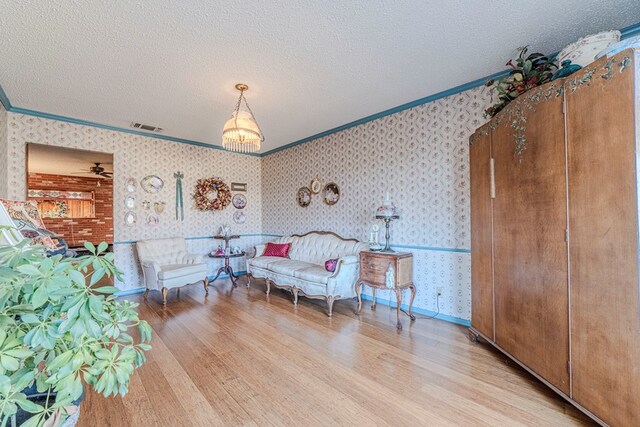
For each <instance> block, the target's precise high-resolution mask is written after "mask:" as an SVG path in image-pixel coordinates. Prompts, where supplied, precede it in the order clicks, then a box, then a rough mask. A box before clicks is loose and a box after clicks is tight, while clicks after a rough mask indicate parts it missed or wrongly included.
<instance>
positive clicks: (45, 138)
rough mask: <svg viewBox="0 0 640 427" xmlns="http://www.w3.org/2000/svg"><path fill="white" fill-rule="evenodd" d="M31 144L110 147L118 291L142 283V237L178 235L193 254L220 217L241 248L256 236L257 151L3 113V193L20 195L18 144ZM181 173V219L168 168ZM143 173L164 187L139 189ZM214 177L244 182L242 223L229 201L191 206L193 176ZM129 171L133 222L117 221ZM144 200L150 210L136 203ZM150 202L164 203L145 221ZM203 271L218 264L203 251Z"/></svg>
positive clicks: (207, 246)
mask: <svg viewBox="0 0 640 427" xmlns="http://www.w3.org/2000/svg"><path fill="white" fill-rule="evenodd" d="M28 143H36V144H45V145H56V146H61V147H68V148H78V149H83V150H91V151H99V152H106V153H112V154H113V157H114V181H113V185H114V204H113V218H114V252H115V255H116V264H117V265H118V267H120V268H121V269H122V270H123V271H124V273H125V274H124V283H120V284H118V286H119V287H121V288H122V289H124V290H129V289H135V288H138V287H140V286H142V281H141V272H140V269H139V263H138V260H137V257H136V251H135V242H136V241H137V240H142V239H150V238H163V237H174V236H184V237H187V242H188V247H189V249H190V250H191V251H192V252H194V253H201V254H206V253H207V252H209V251H211V250H212V249H213V248H215V247H216V245H217V244H218V243H219V242H218V241H215V240H213V239H211V238H210V237H211V236H212V235H214V234H216V233H217V230H218V228H219V227H220V226H221V225H222V224H229V225H230V226H231V227H232V231H233V232H234V233H236V234H240V235H242V237H241V239H239V240H237V241H234V242H233V244H234V245H238V246H240V247H242V248H244V249H249V248H250V247H252V246H253V245H255V244H256V243H258V242H261V241H262V236H261V232H262V224H261V213H262V209H261V174H260V168H261V164H260V158H258V157H253V156H246V155H241V154H234V153H230V152H227V151H223V150H216V149H211V148H205V147H199V146H194V145H187V144H182V143H178V142H172V141H166V140H163V139H158V138H150V137H146V136H140V135H134V134H130V133H124V132H118V131H113V130H107V129H99V128H95V127H91V126H83V125H76V124H71V123H66V122H62V121H57V120H51V119H47V118H41V117H35V116H28V115H23V114H17V113H12V112H9V113H8V144H7V145H8V147H7V150H2V149H0V153H6V155H7V156H8V159H10V164H9V167H8V168H7V170H8V192H7V193H8V194H7V195H8V197H9V198H12V199H19V200H24V199H25V197H26V189H27V185H26V184H27V174H26V161H25V156H26V144H28ZM176 171H181V172H182V173H183V174H184V179H183V193H184V207H185V209H184V221H181V220H177V219H176V217H175V194H176V180H175V179H174V177H173V174H174V172H176ZM148 175H158V176H159V177H160V178H162V179H163V180H164V187H163V189H162V190H161V191H160V192H158V193H154V194H151V193H146V192H145V191H143V190H142V189H141V188H140V180H141V179H142V178H144V177H145V176H148ZM213 176H215V177H220V178H222V179H223V180H224V181H225V182H226V183H228V184H230V183H231V182H241V183H247V192H246V193H243V194H245V195H246V197H247V206H246V207H245V208H244V209H243V211H244V213H245V214H246V222H245V223H244V224H236V223H235V222H234V220H233V213H234V212H235V211H236V209H235V208H233V206H231V205H229V206H228V207H227V208H226V209H224V210H223V211H221V212H202V211H199V210H197V209H196V208H195V204H194V200H193V197H192V195H193V193H194V190H195V185H196V181H197V180H198V179H201V178H209V177H213ZM129 178H132V179H133V180H134V181H135V182H136V183H137V186H136V189H135V191H134V192H133V193H132V194H133V195H134V196H135V198H136V202H137V203H136V207H135V209H134V212H135V214H136V215H137V220H138V221H137V223H136V224H135V225H134V226H132V227H129V226H127V225H125V222H124V216H125V213H126V211H127V209H126V208H125V205H124V200H125V197H126V196H127V195H128V194H129V193H128V192H127V190H126V182H127V180H128V179H129ZM143 201H148V202H150V205H151V210H146V209H145V208H144V207H143ZM155 202H165V204H166V209H165V211H164V212H163V213H162V214H160V215H159V219H160V222H159V224H158V225H156V226H151V225H147V224H146V223H145V219H146V217H147V215H148V214H149V213H151V212H152V209H153V204H154V203H155ZM206 261H207V262H208V264H209V271H210V273H211V274H213V273H215V271H217V269H218V268H219V267H220V266H221V263H222V262H221V261H220V260H213V259H209V258H206ZM234 263H235V264H234V267H235V269H237V270H240V271H242V270H244V269H245V266H244V262H242V261H241V259H237V260H234Z"/></svg>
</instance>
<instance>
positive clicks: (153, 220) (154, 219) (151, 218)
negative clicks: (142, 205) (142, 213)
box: [147, 213, 160, 226]
mask: <svg viewBox="0 0 640 427" xmlns="http://www.w3.org/2000/svg"><path fill="white" fill-rule="evenodd" d="M159 222H160V220H159V219H158V215H156V214H154V213H150V214H149V215H147V225H151V226H154V225H158V223H159Z"/></svg>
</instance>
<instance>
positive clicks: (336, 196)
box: [322, 182, 340, 206]
mask: <svg viewBox="0 0 640 427" xmlns="http://www.w3.org/2000/svg"><path fill="white" fill-rule="evenodd" d="M338 200H340V189H339V188H338V184H336V183H335V182H330V183H328V184H327V185H325V186H324V190H322V201H324V202H325V203H326V204H327V205H329V206H332V205H335V204H336V203H338Z"/></svg>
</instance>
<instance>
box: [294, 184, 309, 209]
mask: <svg viewBox="0 0 640 427" xmlns="http://www.w3.org/2000/svg"><path fill="white" fill-rule="evenodd" d="M296 200H297V201H298V205H300V206H301V207H303V208H306V207H307V206H309V205H310V204H311V190H309V188H308V187H301V188H300V189H299V190H298V194H297V197H296Z"/></svg>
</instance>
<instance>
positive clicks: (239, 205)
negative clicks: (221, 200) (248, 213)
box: [231, 194, 247, 209]
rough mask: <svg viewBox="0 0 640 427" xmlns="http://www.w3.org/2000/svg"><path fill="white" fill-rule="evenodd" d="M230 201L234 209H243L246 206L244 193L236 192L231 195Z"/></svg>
mask: <svg viewBox="0 0 640 427" xmlns="http://www.w3.org/2000/svg"><path fill="white" fill-rule="evenodd" d="M231 203H233V207H234V208H236V209H244V207H245V206H247V198H246V197H245V195H244V194H236V195H235V196H233V199H232V200H231Z"/></svg>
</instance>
